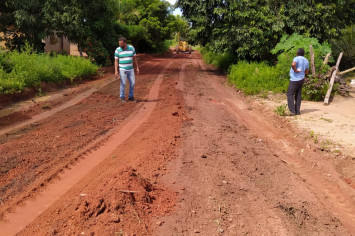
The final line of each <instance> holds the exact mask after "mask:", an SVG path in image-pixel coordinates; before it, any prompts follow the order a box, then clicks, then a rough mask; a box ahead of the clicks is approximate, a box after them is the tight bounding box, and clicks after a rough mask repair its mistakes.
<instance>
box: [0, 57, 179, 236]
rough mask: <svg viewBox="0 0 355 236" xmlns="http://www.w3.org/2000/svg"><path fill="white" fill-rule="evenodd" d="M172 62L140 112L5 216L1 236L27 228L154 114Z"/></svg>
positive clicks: (153, 87)
mask: <svg viewBox="0 0 355 236" xmlns="http://www.w3.org/2000/svg"><path fill="white" fill-rule="evenodd" d="M171 64H172V62H170V63H168V64H166V65H165V67H164V69H163V70H162V72H161V73H160V74H159V75H158V77H157V79H156V80H155V82H154V84H153V86H152V88H151V90H150V92H149V94H148V96H147V98H146V99H147V100H149V101H151V102H147V103H146V104H145V105H144V106H143V107H142V108H141V109H140V110H139V111H137V112H135V113H133V114H132V115H131V116H129V117H128V118H127V119H126V120H125V122H124V123H123V124H122V125H121V126H119V127H118V128H115V129H114V134H113V135H112V136H111V137H110V138H109V139H108V141H106V142H105V143H104V144H103V145H102V146H100V147H99V148H98V149H96V150H94V151H92V152H91V153H89V154H87V155H86V157H85V159H83V160H80V161H79V162H78V163H77V164H76V165H75V166H72V167H71V169H70V170H67V171H65V172H64V173H63V174H62V175H61V176H60V180H58V181H57V182H54V183H53V184H50V185H49V186H48V187H47V188H46V189H44V190H43V191H42V192H41V193H40V194H39V195H38V196H37V197H36V198H35V199H34V200H30V201H27V202H26V204H25V206H23V207H18V208H16V209H15V212H13V213H9V214H7V215H6V221H3V222H0V228H1V231H0V235H4V236H5V235H6V236H8V235H14V234H16V233H18V232H20V231H21V230H22V229H23V228H24V227H25V226H26V225H28V224H29V223H30V222H32V221H33V220H34V219H35V218H36V217H37V216H39V215H40V214H41V213H42V212H43V211H44V210H45V209H47V208H48V207H49V206H50V205H52V204H53V203H54V202H55V201H56V200H58V199H59V198H60V196H62V195H63V194H64V193H65V192H66V191H68V190H69V189H70V188H71V187H72V186H74V185H75V184H76V183H77V182H78V181H79V180H80V179H82V178H83V177H85V175H86V174H87V173H89V171H90V170H92V169H93V168H94V167H95V166H97V165H98V164H99V163H100V162H101V161H103V160H104V159H105V158H107V157H108V156H109V154H110V153H111V152H112V151H114V150H115V149H116V147H117V146H118V145H120V144H121V143H123V142H124V141H125V140H126V139H128V138H129V137H130V135H132V134H133V133H134V132H135V131H136V130H137V129H138V128H139V126H140V125H142V124H143V123H144V122H145V121H146V120H147V119H148V118H149V116H150V114H151V113H152V111H153V110H154V108H155V106H156V104H157V99H158V95H159V87H160V84H161V83H162V81H163V77H164V73H165V71H166V70H167V69H168V68H169V67H170V66H171Z"/></svg>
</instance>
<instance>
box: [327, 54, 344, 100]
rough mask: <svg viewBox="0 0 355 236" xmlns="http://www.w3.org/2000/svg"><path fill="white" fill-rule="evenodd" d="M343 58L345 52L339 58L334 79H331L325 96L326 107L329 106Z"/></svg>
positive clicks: (333, 75)
mask: <svg viewBox="0 0 355 236" xmlns="http://www.w3.org/2000/svg"><path fill="white" fill-rule="evenodd" d="M342 57H343V52H342V53H340V55H339V57H338V61H337V64H336V65H335V70H334V71H333V74H332V77H331V78H330V83H329V88H328V91H327V94H326V95H325V98H324V105H328V104H329V98H330V94H331V93H332V89H333V84H334V79H335V76H336V74H337V73H338V70H339V65H340V61H341V58H342Z"/></svg>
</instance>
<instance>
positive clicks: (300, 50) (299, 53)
mask: <svg viewBox="0 0 355 236" xmlns="http://www.w3.org/2000/svg"><path fill="white" fill-rule="evenodd" d="M297 56H304V49H303V48H299V49H298V50H297Z"/></svg>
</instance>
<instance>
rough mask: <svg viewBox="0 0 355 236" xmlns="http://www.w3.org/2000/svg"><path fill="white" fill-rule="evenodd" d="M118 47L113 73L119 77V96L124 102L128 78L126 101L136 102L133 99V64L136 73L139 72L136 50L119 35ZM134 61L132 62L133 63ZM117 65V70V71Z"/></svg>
mask: <svg viewBox="0 0 355 236" xmlns="http://www.w3.org/2000/svg"><path fill="white" fill-rule="evenodd" d="M118 44H119V47H118V48H117V49H116V51H115V75H116V76H120V78H121V87H120V98H121V101H122V102H123V103H124V102H126V100H125V88H126V83H127V79H128V80H129V95H128V101H133V102H136V100H135V99H134V96H133V93H134V85H135V75H134V64H135V65H136V71H137V74H139V67H138V61H137V56H136V50H135V49H134V47H133V46H131V45H128V44H127V39H126V38H124V37H121V38H120V39H119V41H118ZM133 61H134V64H133ZM118 67H119V71H118Z"/></svg>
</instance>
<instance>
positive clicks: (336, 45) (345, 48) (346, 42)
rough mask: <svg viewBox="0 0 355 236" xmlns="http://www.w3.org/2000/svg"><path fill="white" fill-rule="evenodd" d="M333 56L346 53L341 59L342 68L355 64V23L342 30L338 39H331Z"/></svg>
mask: <svg viewBox="0 0 355 236" xmlns="http://www.w3.org/2000/svg"><path fill="white" fill-rule="evenodd" d="M331 44H332V49H333V57H335V58H336V57H337V56H338V55H339V54H340V53H341V52H344V55H343V57H342V59H341V63H340V66H339V67H340V70H346V69H349V68H352V67H354V66H355V24H354V25H352V26H348V27H347V28H345V29H343V30H342V33H341V35H340V37H339V38H338V39H333V40H331Z"/></svg>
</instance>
